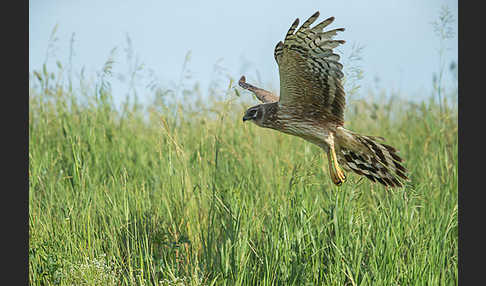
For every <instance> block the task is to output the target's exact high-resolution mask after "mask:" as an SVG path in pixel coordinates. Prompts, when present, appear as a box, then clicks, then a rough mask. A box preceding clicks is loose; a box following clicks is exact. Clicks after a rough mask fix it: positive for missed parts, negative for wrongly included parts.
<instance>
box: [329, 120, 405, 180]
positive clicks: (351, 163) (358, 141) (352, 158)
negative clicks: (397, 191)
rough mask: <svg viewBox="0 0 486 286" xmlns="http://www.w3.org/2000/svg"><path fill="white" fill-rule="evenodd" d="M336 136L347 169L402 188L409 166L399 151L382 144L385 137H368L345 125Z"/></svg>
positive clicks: (339, 152) (338, 157) (342, 161)
mask: <svg viewBox="0 0 486 286" xmlns="http://www.w3.org/2000/svg"><path fill="white" fill-rule="evenodd" d="M339 131H340V132H338V133H337V134H336V135H337V136H336V137H337V138H336V139H337V146H336V147H337V148H336V149H337V150H336V155H337V159H338V162H339V164H340V165H341V166H342V167H343V169H345V170H347V171H352V172H354V173H356V174H358V175H361V176H365V177H366V178H368V179H369V180H371V181H373V182H379V183H381V184H383V185H385V186H388V187H402V186H403V181H406V180H408V177H407V169H406V168H405V167H404V166H403V165H402V162H403V159H402V158H401V157H400V156H399V155H398V150H397V149H395V148H394V147H392V146H390V145H386V144H383V143H381V142H380V141H384V139H383V138H381V137H374V136H365V135H360V134H357V133H354V132H352V131H349V130H346V129H344V128H341V130H339Z"/></svg>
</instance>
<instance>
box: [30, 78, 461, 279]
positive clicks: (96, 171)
mask: <svg viewBox="0 0 486 286" xmlns="http://www.w3.org/2000/svg"><path fill="white" fill-rule="evenodd" d="M56 78H57V77H56V75H54V74H53V73H49V72H48V71H43V72H37V73H36V74H35V77H32V79H31V91H30V96H29V107H30V108H29V109H30V110H29V230H30V232H29V280H30V283H31V284H32V285H249V284H257V285H282V284H284V285H316V284H317V285H456V284H457V171H458V170H457V107H455V106H452V107H451V104H450V103H449V104H445V105H443V106H442V107H439V105H438V104H437V103H436V102H435V101H434V100H432V99H431V100H425V101H422V102H421V103H411V102H407V101H404V100H400V99H399V98H389V97H387V98H380V97H379V96H376V95H373V94H370V95H369V96H366V97H365V98H363V99H362V100H352V101H350V102H349V103H348V110H347V114H346V123H345V126H346V127H347V128H349V129H351V130H354V131H357V132H360V133H363V134H369V135H380V136H383V137H385V138H386V140H387V142H388V143H389V144H391V145H393V146H395V147H397V148H398V149H399V150H400V151H401V155H402V157H403V158H404V159H405V160H406V162H405V165H406V167H407V168H408V169H409V171H410V178H411V181H410V182H409V183H408V184H407V185H406V186H405V187H404V188H403V189H393V190H387V189H385V188H383V187H382V186H380V185H376V184H372V183H370V182H368V181H367V180H360V179H359V178H358V177H356V176H354V175H351V174H350V175H349V176H348V177H349V179H348V181H347V183H345V184H344V185H343V186H342V187H340V188H338V187H335V186H334V185H333V184H332V183H331V180H330V179H329V175H328V171H327V164H326V162H327V161H326V158H325V157H323V156H325V155H324V154H323V152H322V151H321V150H320V149H319V148H318V147H316V146H314V145H311V144H309V143H307V142H305V141H303V140H302V139H299V138H296V137H292V136H288V135H285V134H281V133H278V132H275V131H272V130H267V129H261V128H258V127H256V126H254V125H251V124H243V123H242V121H241V116H242V112H243V110H244V108H246V107H248V104H249V102H250V101H249V100H246V101H245V100H242V97H246V98H250V96H249V94H246V93H245V94H241V97H238V96H236V94H235V92H234V90H233V89H232V88H228V89H227V90H226V93H224V95H222V96H220V97H218V98H215V97H212V96H213V95H209V98H207V100H206V104H205V105H201V106H199V107H188V106H185V105H184V104H182V103H174V104H168V103H164V101H163V100H158V101H155V102H154V103H153V104H147V105H141V104H139V103H137V102H136V101H133V100H132V101H127V102H126V103H125V104H123V105H122V106H121V107H120V108H115V107H114V106H115V104H114V102H113V99H112V95H111V93H110V88H109V85H108V87H107V85H106V83H105V82H103V80H104V79H103V78H100V79H99V80H98V81H96V82H95V83H94V84H93V85H92V86H88V88H85V89H82V88H81V89H74V90H69V89H68V88H66V87H65V86H64V85H62V84H56V81H55V79H56ZM49 80H50V82H48V81H49ZM186 96H187V97H186V101H187V99H190V98H191V94H190V93H186ZM194 101H195V102H203V101H202V100H198V101H196V100H194ZM448 106H449V107H448Z"/></svg>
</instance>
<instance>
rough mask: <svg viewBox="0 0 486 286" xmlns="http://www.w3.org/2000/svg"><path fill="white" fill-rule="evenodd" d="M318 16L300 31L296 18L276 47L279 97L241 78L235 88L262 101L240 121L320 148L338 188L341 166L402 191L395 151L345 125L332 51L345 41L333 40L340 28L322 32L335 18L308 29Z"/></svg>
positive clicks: (342, 96)
mask: <svg viewBox="0 0 486 286" xmlns="http://www.w3.org/2000/svg"><path fill="white" fill-rule="evenodd" d="M318 17H319V12H316V13H314V15H312V16H311V17H310V18H309V19H308V20H307V21H305V22H304V23H303V24H302V25H301V26H300V27H299V28H298V29H297V27H298V25H299V19H296V20H295V21H294V23H293V24H292V26H291V27H290V29H289V31H288V32H287V35H286V36H285V39H284V41H283V42H279V43H278V44H277V46H276V47H275V51H274V57H275V60H276V61H277V64H278V68H279V75H280V97H279V96H277V95H275V94H273V93H271V92H269V91H267V90H264V89H262V88H258V87H255V86H253V85H251V84H249V83H247V82H246V79H245V77H244V76H242V77H241V79H240V81H239V85H240V86H241V87H243V88H245V89H247V90H249V91H251V92H253V93H254V94H255V95H256V96H257V98H258V99H259V100H260V101H262V102H263V104H260V105H256V106H253V107H251V108H249V109H248V110H247V111H246V113H245V115H244V117H243V121H246V120H250V121H252V122H254V123H255V124H257V125H258V126H260V127H265V128H272V129H275V130H278V131H281V132H284V133H287V134H290V135H294V136H299V137H301V138H303V139H305V140H307V141H309V142H311V143H314V144H316V145H318V146H320V147H321V148H322V149H323V150H324V151H326V153H327V157H328V163H329V171H330V175H331V179H332V181H333V182H334V183H335V184H336V185H341V184H342V183H343V182H344V181H345V179H346V176H345V174H344V172H343V170H342V169H341V167H342V168H343V169H345V170H347V171H352V172H354V173H356V174H358V175H361V176H365V177H366V178H368V179H370V180H371V181H373V182H379V183H381V184H383V185H385V186H389V187H401V186H402V185H403V184H402V181H403V180H407V179H408V178H407V175H406V172H407V170H406V169H405V168H404V167H403V166H402V165H401V162H402V159H401V158H400V156H398V154H397V152H398V151H397V150H396V149H395V148H393V147H391V146H389V145H386V144H383V143H381V141H383V139H382V138H379V137H373V136H364V135H360V134H357V133H354V132H352V131H350V130H347V129H345V128H344V127H343V124H344V108H345V92H344V89H343V86H342V83H341V79H342V77H343V73H342V67H343V66H342V64H341V63H339V55H337V54H335V53H334V52H333V49H334V48H335V47H337V46H338V45H340V44H343V43H344V41H342V40H333V37H334V36H335V35H336V34H337V32H339V31H344V29H343V28H340V29H333V30H329V31H323V29H324V28H326V27H327V26H328V25H329V24H331V23H332V22H333V21H334V17H330V18H328V19H326V20H324V21H322V22H321V23H319V24H317V25H315V26H314V27H310V26H311V25H312V24H313V23H314V22H315V20H316V19H317V18H318ZM296 30H297V31H296Z"/></svg>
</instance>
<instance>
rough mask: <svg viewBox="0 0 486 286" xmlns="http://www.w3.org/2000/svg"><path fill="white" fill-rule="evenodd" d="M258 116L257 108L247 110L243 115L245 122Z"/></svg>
mask: <svg viewBox="0 0 486 286" xmlns="http://www.w3.org/2000/svg"><path fill="white" fill-rule="evenodd" d="M256 118H257V112H256V111H255V110H252V111H250V112H248V111H247V112H246V113H245V116H243V122H245V121H247V120H253V119H256Z"/></svg>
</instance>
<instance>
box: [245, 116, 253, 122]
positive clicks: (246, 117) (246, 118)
mask: <svg viewBox="0 0 486 286" xmlns="http://www.w3.org/2000/svg"><path fill="white" fill-rule="evenodd" d="M252 118H253V117H251V116H248V115H247V114H245V116H243V122H245V121H247V120H251V119H252Z"/></svg>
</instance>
